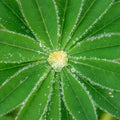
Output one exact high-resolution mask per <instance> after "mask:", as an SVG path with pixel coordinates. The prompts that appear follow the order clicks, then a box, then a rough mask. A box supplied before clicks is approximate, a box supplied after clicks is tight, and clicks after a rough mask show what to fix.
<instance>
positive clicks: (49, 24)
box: [20, 0, 59, 48]
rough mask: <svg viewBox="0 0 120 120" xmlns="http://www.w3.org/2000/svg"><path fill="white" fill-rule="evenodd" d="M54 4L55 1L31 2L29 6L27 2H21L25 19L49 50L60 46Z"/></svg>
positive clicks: (35, 0) (36, 0) (32, 0)
mask: <svg viewBox="0 0 120 120" xmlns="http://www.w3.org/2000/svg"><path fill="white" fill-rule="evenodd" d="M54 2H55V1H54V0H53V1H52V0H46V1H42V0H40V1H38V0H30V1H29V4H28V2H27V1H23V0H20V4H21V7H22V10H23V12H24V15H25V18H26V20H27V21H28V23H29V26H30V27H31V28H32V30H33V32H34V34H35V36H36V37H37V38H38V39H39V40H40V41H42V42H43V43H44V44H45V46H47V47H49V48H56V47H57V45H58V35H57V32H58V27H59V26H58V23H57V21H58V20H57V19H58V18H57V15H56V11H55V10H56V9H55V7H56V6H55V3H54ZM48 8H49V9H48ZM30 11H31V12H30ZM51 13H52V14H51ZM31 16H32V17H31ZM53 21H54V22H53Z"/></svg>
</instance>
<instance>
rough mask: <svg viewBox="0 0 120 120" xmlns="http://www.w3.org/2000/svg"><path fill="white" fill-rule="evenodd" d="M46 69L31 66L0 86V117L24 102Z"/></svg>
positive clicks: (40, 66)
mask: <svg viewBox="0 0 120 120" xmlns="http://www.w3.org/2000/svg"><path fill="white" fill-rule="evenodd" d="M42 64H43V63H42ZM46 69H47V68H46V67H43V65H41V64H38V63H36V64H35V63H34V64H29V65H27V66H25V67H23V68H22V69H20V70H19V71H17V72H16V73H15V74H13V75H12V76H10V78H8V79H6V80H5V81H4V83H3V84H2V85H1V86H0V108H1V110H0V116H1V115H4V114H5V113H7V112H8V111H11V110H12V109H15V108H16V106H19V105H20V104H21V103H22V102H23V100H24V99H25V98H26V97H27V96H28V94H29V93H30V91H31V90H32V88H33V87H34V85H35V84H36V82H37V81H38V79H39V78H40V77H41V76H42V75H43V73H44V72H45V71H46ZM15 98H17V99H15Z"/></svg>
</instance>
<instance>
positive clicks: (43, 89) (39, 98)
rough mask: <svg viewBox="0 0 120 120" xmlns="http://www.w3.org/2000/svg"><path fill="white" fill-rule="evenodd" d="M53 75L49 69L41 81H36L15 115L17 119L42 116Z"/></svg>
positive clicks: (37, 119) (34, 119)
mask: <svg viewBox="0 0 120 120" xmlns="http://www.w3.org/2000/svg"><path fill="white" fill-rule="evenodd" d="M45 74H46V73H45ZM53 77H54V72H53V71H51V72H50V73H48V74H47V76H46V78H45V79H44V80H43V81H42V82H41V83H39V81H38V83H37V86H35V88H33V90H32V92H31V94H30V95H29V96H28V98H27V99H26V100H25V103H24V104H23V106H22V108H21V110H20V111H19V113H18V116H17V117H16V119H17V120H26V119H33V120H39V119H42V118H43V116H44V114H45V112H46V111H47V107H48V103H49V101H50V97H51V92H52V84H53V81H52V80H53ZM36 92H37V93H36ZM35 93H36V95H35Z"/></svg>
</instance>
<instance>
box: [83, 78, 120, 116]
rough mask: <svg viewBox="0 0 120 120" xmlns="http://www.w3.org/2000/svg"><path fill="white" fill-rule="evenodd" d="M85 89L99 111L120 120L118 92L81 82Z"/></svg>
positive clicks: (119, 94)
mask: <svg viewBox="0 0 120 120" xmlns="http://www.w3.org/2000/svg"><path fill="white" fill-rule="evenodd" d="M83 82H84V83H85V85H86V87H87V88H88V90H89V91H90V94H91V95H92V98H93V99H94V101H95V103H96V104H97V105H98V107H100V108H101V109H103V110H105V111H107V112H109V113H111V114H112V115H115V116H116V117H117V118H120V114H119V113H120V103H119V102H118V101H120V92H115V91H109V90H106V89H102V88H100V87H97V86H94V85H91V84H90V83H89V82H87V81H85V80H83Z"/></svg>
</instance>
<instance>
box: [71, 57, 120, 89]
mask: <svg viewBox="0 0 120 120" xmlns="http://www.w3.org/2000/svg"><path fill="white" fill-rule="evenodd" d="M70 64H71V66H73V67H74V68H75V69H76V70H77V72H78V73H80V76H81V77H86V79H87V80H89V81H90V82H91V83H93V84H96V85H99V86H102V87H107V88H110V89H115V90H120V82H119V78H120V64H119V63H115V62H112V61H107V60H101V59H94V58H93V59H92V58H86V59H79V60H78V62H73V61H72V62H71V63H70Z"/></svg>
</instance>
